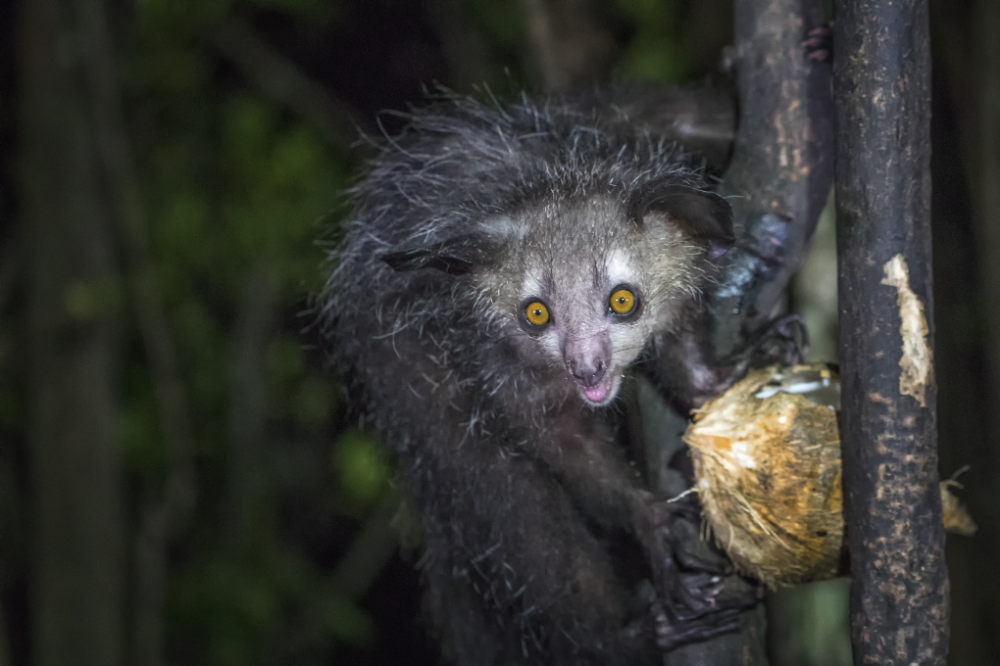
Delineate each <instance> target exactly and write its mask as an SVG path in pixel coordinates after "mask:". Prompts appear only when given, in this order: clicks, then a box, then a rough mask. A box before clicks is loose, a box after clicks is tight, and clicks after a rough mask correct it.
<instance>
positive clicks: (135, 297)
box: [72, 0, 197, 666]
mask: <svg viewBox="0 0 1000 666" xmlns="http://www.w3.org/2000/svg"><path fill="white" fill-rule="evenodd" d="M72 6H73V9H74V10H75V18H76V20H77V21H78V22H79V24H80V41H81V43H82V45H83V56H82V57H83V66H84V74H85V77H86V78H85V82H86V91H87V94H88V98H89V102H90V109H89V111H90V114H91V117H92V118H93V123H94V134H95V138H96V143H97V146H98V147H99V152H98V156H97V158H98V163H97V164H96V165H95V166H97V167H98V168H99V169H100V173H101V176H102V178H103V183H104V184H105V186H106V187H107V191H108V193H109V195H110V199H111V201H110V204H111V207H112V208H113V211H114V213H113V215H112V217H113V218H114V220H115V222H116V223H117V231H118V233H117V237H118V240H119V241H120V243H121V246H122V249H123V254H124V256H125V265H126V268H127V271H128V286H129V289H130V291H131V295H132V303H133V305H134V307H135V312H136V319H137V321H138V324H139V331H140V334H141V336H142V342H143V348H144V351H145V353H146V358H147V360H148V362H149V367H150V370H151V374H152V378H153V389H154V395H155V396H156V404H157V408H158V411H159V417H160V430H161V432H162V434H163V441H164V446H165V448H166V451H167V461H168V469H167V473H166V481H165V490H164V493H163V494H164V496H163V499H162V500H159V499H154V498H153V497H152V496H151V495H152V494H151V493H149V492H148V490H147V491H146V495H147V496H146V497H144V498H143V506H142V507H141V510H140V512H139V515H140V525H139V534H138V536H137V538H136V552H135V565H136V595H135V613H134V617H133V620H132V622H133V624H134V627H135V631H134V635H135V641H134V642H135V659H136V661H137V662H138V663H140V664H143V665H145V666H158V665H159V664H162V663H163V655H162V621H163V617H162V613H163V598H164V581H165V577H166V552H165V550H166V546H167V539H168V538H169V536H170V534H171V533H176V532H178V531H179V530H181V529H182V528H183V526H184V525H185V524H186V523H187V521H188V519H189V517H190V514H191V512H192V510H193V508H194V504H195V498H196V492H197V490H196V485H195V478H194V467H193V463H192V461H191V454H192V451H191V449H192V446H193V435H192V432H191V420H190V411H189V409H188V402H187V395H186V393H185V389H184V384H183V381H182V379H181V375H180V371H179V369H178V365H177V353H176V349H175V347H174V342H173V338H172V337H171V335H170V327H169V325H168V322H167V316H166V312H165V309H164V306H163V302H162V297H161V294H160V289H159V284H158V282H157V277H156V270H155V267H154V265H153V259H152V253H151V252H150V249H149V242H148V238H147V232H146V216H145V211H144V210H143V206H142V200H141V195H140V190H139V183H138V178H137V176H136V173H135V168H134V164H133V160H132V154H131V150H130V147H129V142H128V136H127V133H126V130H125V122H124V115H123V111H122V104H121V89H120V86H119V83H118V79H117V73H116V69H115V63H114V49H113V45H112V40H111V34H110V29H109V24H108V16H107V12H106V7H105V4H104V3H103V2H95V1H93V0H75V1H74V2H73V3H72Z"/></svg>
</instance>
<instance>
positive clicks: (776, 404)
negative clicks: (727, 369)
mask: <svg viewBox="0 0 1000 666" xmlns="http://www.w3.org/2000/svg"><path fill="white" fill-rule="evenodd" d="M839 408H840V382H839V378H838V376H837V374H836V372H835V371H834V370H833V369H832V368H831V367H830V366H828V365H827V364H813V365H799V366H794V367H790V368H780V367H778V366H773V367H770V368H766V369H763V370H756V371H753V372H751V373H750V374H749V375H747V377H746V378H745V379H743V380H742V381H741V382H739V383H738V384H737V385H736V386H734V387H733V388H731V389H729V390H728V391H727V392H726V393H724V394H722V395H721V396H719V397H718V398H716V399H715V400H712V401H711V402H709V403H706V404H705V405H704V406H703V407H702V408H701V409H699V410H697V411H696V412H695V416H694V422H693V423H692V424H691V425H690V426H689V427H688V430H687V432H686V433H685V436H684V439H685V441H686V442H687V443H688V445H689V446H690V447H691V457H692V459H693V462H694V469H695V488H696V489H697V491H698V495H699V497H700V498H701V503H702V505H703V507H704V513H703V518H704V520H705V524H706V526H707V527H708V529H709V530H710V531H711V533H712V534H713V535H714V538H715V540H716V542H717V543H718V544H719V546H720V547H721V548H723V549H724V550H725V551H726V552H727V553H728V554H729V557H730V558H731V559H732V560H733V563H734V564H735V565H736V567H737V568H738V569H739V570H740V571H741V572H742V573H744V574H746V575H748V576H751V577H754V578H757V579H759V580H761V581H763V582H764V583H765V584H767V586H768V587H771V588H775V587H782V586H786V585H794V584H797V583H804V582H809V581H815V580H825V579H828V578H834V577H836V576H840V575H844V574H846V573H848V572H847V564H848V561H847V550H846V548H847V547H846V542H845V540H844V517H843V482H842V476H841V462H840V434H839V428H838V410H839ZM952 485H956V486H957V485H958V484H957V483H955V482H954V481H944V482H942V483H941V499H942V502H943V504H944V524H945V528H946V529H948V530H949V531H953V532H956V533H959V534H965V535H968V536H971V535H972V534H973V533H974V532H975V530H976V526H975V523H973V521H972V519H971V518H970V517H969V515H968V513H966V511H965V509H964V508H963V507H962V506H961V505H960V504H959V502H958V499H957V498H956V497H955V496H954V495H952V494H951V493H950V492H949V491H948V486H952Z"/></svg>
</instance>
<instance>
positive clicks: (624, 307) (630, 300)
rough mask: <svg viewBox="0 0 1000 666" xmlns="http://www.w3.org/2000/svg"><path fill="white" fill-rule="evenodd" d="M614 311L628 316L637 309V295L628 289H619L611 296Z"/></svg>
mask: <svg viewBox="0 0 1000 666" xmlns="http://www.w3.org/2000/svg"><path fill="white" fill-rule="evenodd" d="M610 305H611V309H612V311H614V312H616V313H618V314H628V313H629V312H632V310H633V308H635V294H633V293H632V292H631V291H629V290H628V289H618V290H616V291H615V293H613V294H611V301H610Z"/></svg>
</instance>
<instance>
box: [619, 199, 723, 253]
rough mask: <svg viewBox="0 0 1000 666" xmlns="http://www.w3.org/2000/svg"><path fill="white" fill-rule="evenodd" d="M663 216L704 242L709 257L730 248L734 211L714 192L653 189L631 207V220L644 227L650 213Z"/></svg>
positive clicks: (636, 200)
mask: <svg viewBox="0 0 1000 666" xmlns="http://www.w3.org/2000/svg"><path fill="white" fill-rule="evenodd" d="M657 211H658V212H661V213H666V214H667V215H669V216H670V218H671V219H673V220H675V221H676V222H677V223H678V224H680V225H682V226H683V227H684V228H685V229H686V230H687V231H688V233H690V234H691V235H692V236H694V237H695V238H697V239H699V240H703V241H705V242H707V243H708V244H709V245H710V247H711V248H712V254H714V255H719V254H722V253H723V252H725V251H726V250H728V249H729V248H730V247H732V246H733V243H734V242H735V241H736V236H735V234H734V233H733V210H732V208H730V207H729V204H728V203H726V200H725V199H723V198H722V197H720V196H719V195H718V194H716V193H715V192H709V191H707V190H699V189H697V188H694V187H687V186H685V185H665V186H660V187H652V188H650V189H649V190H648V191H645V192H642V193H640V195H639V196H638V197H637V198H636V199H635V201H634V202H633V204H632V206H631V213H632V217H633V219H635V220H636V221H637V222H639V223H640V224H644V223H645V221H646V218H647V217H648V216H649V214H650V213H651V212H657Z"/></svg>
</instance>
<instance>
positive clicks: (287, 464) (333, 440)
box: [0, 0, 1000, 666]
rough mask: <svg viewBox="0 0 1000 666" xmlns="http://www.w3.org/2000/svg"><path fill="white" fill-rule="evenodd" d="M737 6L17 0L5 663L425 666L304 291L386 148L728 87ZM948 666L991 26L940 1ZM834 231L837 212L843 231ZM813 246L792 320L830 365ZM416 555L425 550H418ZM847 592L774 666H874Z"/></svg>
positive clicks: (983, 329) (965, 576) (2, 552)
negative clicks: (469, 97) (551, 104)
mask: <svg viewBox="0 0 1000 666" xmlns="http://www.w3.org/2000/svg"><path fill="white" fill-rule="evenodd" d="M731 14H732V6H731V2H727V1H725V0H697V1H695V0H692V1H688V2H683V1H681V0H669V1H668V0H615V1H613V2H611V1H607V2H598V1H597V0H594V1H593V2H590V1H588V0H522V1H521V2H514V1H513V0H507V1H504V0H353V1H352V0H341V1H337V2H325V1H323V0H243V1H236V0H217V1H212V2H207V1H205V0H138V1H135V2H129V1H127V0H114V1H110V0H93V1H89V2H88V1H87V0H21V1H15V0H0V615H2V620H3V621H2V623H0V666H7V665H15V666H25V665H28V664H39V665H44V666H48V665H49V664H52V665H53V666H54V665H56V664H76V663H79V664H95V665H96V664H107V665H109V666H115V665H116V664H126V663H127V664H142V665H144V666H155V665H159V664H194V665H197V664H206V665H207V664H213V665H215V664H218V665H221V666H226V665H230V664H232V665H236V664H279V663H280V664H334V663H336V664H359V665H361V664H364V665H375V664H414V665H416V664H433V663H437V660H438V654H437V651H436V648H435V646H434V643H433V641H432V640H430V639H428V638H426V637H425V634H424V630H423V627H422V625H421V621H420V615H421V613H420V597H419V583H418V579H417V574H416V573H415V572H414V569H413V565H414V564H415V562H416V559H417V557H418V554H417V551H416V550H415V548H414V543H416V542H417V541H418V539H419V537H418V536H416V535H414V534H413V529H412V524H413V521H412V520H411V519H409V518H408V517H407V516H406V514H405V511H404V512H400V511H399V509H398V506H399V504H398V500H397V499H396V494H395V491H394V489H393V487H392V481H391V480H392V472H391V461H387V460H385V459H384V458H383V457H382V456H381V455H380V452H379V448H378V446H377V444H376V443H375V442H374V441H373V439H372V438H371V436H370V434H368V433H367V432H366V431H364V429H363V428H360V427H359V420H358V415H357V413H356V412H353V411H352V410H351V408H350V404H349V396H347V395H346V394H345V392H344V391H343V389H342V388H341V387H339V386H338V385H337V384H336V383H335V382H334V381H333V380H331V378H330V376H329V374H328V373H327V372H326V371H325V369H324V355H323V352H322V350H321V349H320V345H319V338H318V334H317V332H316V330H315V327H314V325H313V323H314V321H315V312H314V310H313V306H312V304H311V302H310V299H309V294H311V293H315V292H316V291H317V290H318V289H319V288H320V287H321V286H322V283H323V279H324V277H323V276H324V273H326V272H329V270H330V268H331V267H330V266H329V265H327V264H325V263H324V262H325V259H324V249H323V248H324V245H326V246H328V245H329V243H331V242H333V241H334V240H335V238H336V228H337V224H338V221H339V220H340V219H341V218H342V217H343V216H344V214H345V212H346V207H345V197H344V191H345V189H346V188H348V187H349V186H350V183H351V182H352V178H354V177H356V174H358V173H359V172H360V170H361V168H362V166H363V159H364V156H365V154H366V150H367V147H366V145H365V142H364V141H361V142H358V141H357V139H358V136H359V130H360V131H361V132H363V133H366V134H370V135H374V136H378V135H379V134H380V133H381V132H382V131H387V132H393V131H395V130H397V129H399V127H400V126H401V123H402V121H401V119H400V118H399V117H398V116H394V115H391V114H384V113H383V114H381V115H380V113H379V112H380V111H382V110H385V109H396V110H400V109H406V108H407V105H409V104H420V102H421V99H422V97H423V94H424V92H423V91H424V90H425V89H426V88H427V87H429V86H434V85H436V84H438V83H440V84H444V85H447V86H449V87H451V88H454V89H455V90H458V91H460V92H473V91H474V90H478V91H479V94H483V91H484V90H486V89H487V88H488V90H490V91H492V93H493V94H496V95H497V96H499V97H501V98H509V97H511V96H513V95H516V94H519V91H521V90H528V91H532V92H542V91H545V90H554V89H563V88H569V87H574V86H577V87H578V86H586V85H591V84H592V83H594V82H598V81H608V80H627V81H634V80H640V81H658V82H666V83H681V82H687V81H692V80H699V79H704V78H706V77H716V78H717V77H718V76H719V74H718V69H719V68H718V63H719V62H720V61H721V52H722V49H723V48H724V47H725V46H726V44H727V43H728V42H729V40H730V38H731ZM932 17H933V23H932V32H933V52H934V68H935V69H934V101H933V114H934V115H933V147H934V158H933V164H932V168H933V178H934V193H933V215H934V252H935V259H934V268H935V280H936V305H935V308H936V312H935V320H936V325H937V353H936V361H937V363H936V368H937V379H938V381H939V384H940V404H939V410H940V411H939V424H940V442H941V465H942V467H941V473H942V476H943V477H948V476H950V475H951V474H952V473H954V472H955V471H956V470H957V469H959V468H960V467H962V466H964V465H969V466H970V469H969V471H967V472H966V473H965V474H964V475H963V476H961V477H960V479H961V481H962V483H963V484H964V485H965V490H964V491H960V492H961V495H962V497H963V499H964V500H965V501H966V502H967V503H968V506H969V509H970V511H971V513H972V515H973V516H974V518H975V519H976V520H977V521H978V523H979V525H980V528H981V529H980V532H979V534H977V535H976V536H975V537H974V538H972V539H963V538H961V537H949V542H948V548H949V550H948V557H949V564H950V572H951V579H952V596H953V606H954V608H953V620H952V637H953V640H952V659H951V663H953V664H956V665H957V664H961V665H963V666H965V665H977V664H990V663H995V662H996V656H995V655H997V654H1000V608H998V604H997V601H996V600H997V596H998V594H1000V575H998V569H1000V567H998V564H1000V543H998V541H997V540H998V538H1000V529H998V528H1000V503H998V501H997V500H996V499H995V498H994V495H993V493H994V492H995V488H996V487H998V486H997V481H998V476H1000V459H998V456H997V446H998V445H1000V140H998V136H1000V129H998V126H1000V43H998V40H1000V3H995V2H994V0H976V1H971V0H963V1H961V2H959V1H956V0H951V1H949V2H945V1H944V0H940V1H936V2H934V3H932ZM827 217H829V216H827ZM829 223H830V220H829V219H827V220H826V221H825V223H824V226H821V228H820V231H819V233H818V236H817V241H816V248H815V251H814V253H813V254H812V255H811V257H810V259H809V261H808V265H807V267H806V269H805V272H804V275H803V277H801V278H800V279H798V280H797V281H796V282H795V285H794V288H793V293H792V299H791V301H792V304H793V306H794V307H795V308H796V309H800V310H802V311H804V312H805V313H806V314H807V316H808V318H809V321H810V323H811V328H812V332H813V336H814V338H815V341H816V343H815V345H814V353H815V354H816V355H818V356H821V357H824V358H832V356H833V354H834V353H835V341H834V340H833V339H832V337H831V336H832V333H831V331H833V330H834V327H833V326H831V321H835V319H834V318H835V300H834V298H835V289H836V285H835V277H834V274H833V273H832V272H831V271H832V270H834V268H833V266H834V264H831V257H833V256H834V255H833V252H834V248H833V246H832V234H831V233H830V230H829V226H828V225H829ZM401 541H402V542H403V546H404V547H403V555H402V557H400V556H399V555H398V546H399V544H400V542H401ZM845 590H846V587H845V584H844V582H843V581H833V582H829V583H822V584H814V585H809V586H803V587H802V588H800V589H798V590H794V591H791V592H783V593H781V594H779V595H777V596H776V598H775V600H774V602H773V603H772V605H771V627H772V629H771V631H772V642H771V649H772V653H773V657H774V662H775V663H776V664H789V665H791V664H800V665H803V666H809V665H815V666H820V665H823V666H834V665H839V664H846V663H850V654H849V646H848V644H847V643H846V640H847V639H846V635H845V629H844V627H845V623H846V600H845V597H844V593H845Z"/></svg>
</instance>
